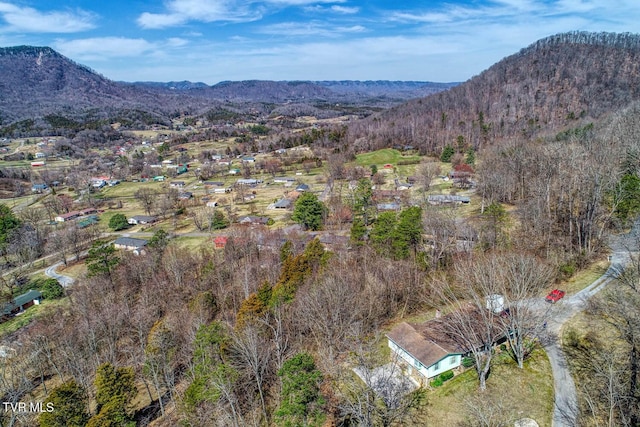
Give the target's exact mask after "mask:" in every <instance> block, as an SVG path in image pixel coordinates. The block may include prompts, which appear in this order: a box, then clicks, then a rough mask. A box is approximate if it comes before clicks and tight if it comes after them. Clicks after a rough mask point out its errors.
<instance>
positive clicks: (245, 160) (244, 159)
mask: <svg viewBox="0 0 640 427" xmlns="http://www.w3.org/2000/svg"><path fill="white" fill-rule="evenodd" d="M241 160H242V163H255V161H256V159H255V157H251V156H244V157H242V159H241Z"/></svg>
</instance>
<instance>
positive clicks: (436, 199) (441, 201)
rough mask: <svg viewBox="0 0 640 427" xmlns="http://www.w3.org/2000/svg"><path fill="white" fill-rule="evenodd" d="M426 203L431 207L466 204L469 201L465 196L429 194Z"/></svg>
mask: <svg viewBox="0 0 640 427" xmlns="http://www.w3.org/2000/svg"><path fill="white" fill-rule="evenodd" d="M427 202H429V203H430V204H432V205H446V204H460V203H464V204H467V203H470V202H471V199H470V198H469V197H467V196H457V195H452V194H431V195H429V197H427Z"/></svg>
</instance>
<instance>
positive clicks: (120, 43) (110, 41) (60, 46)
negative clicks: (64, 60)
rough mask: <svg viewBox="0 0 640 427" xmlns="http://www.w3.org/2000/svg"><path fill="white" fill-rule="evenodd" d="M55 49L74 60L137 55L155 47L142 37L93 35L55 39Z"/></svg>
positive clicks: (146, 52)
mask: <svg viewBox="0 0 640 427" xmlns="http://www.w3.org/2000/svg"><path fill="white" fill-rule="evenodd" d="M54 47H55V49H56V50H58V51H60V52H61V53H62V54H63V55H65V56H68V57H70V58H74V59H76V60H91V61H96V60H109V59H111V58H122V57H128V58H132V57H139V56H141V55H143V54H148V53H151V52H153V51H154V50H155V49H156V47H157V46H156V45H155V44H153V43H150V42H148V41H146V40H144V39H131V38H125V37H95V38H87V39H77V40H56V41H55V42H54Z"/></svg>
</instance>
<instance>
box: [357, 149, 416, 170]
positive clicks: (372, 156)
mask: <svg viewBox="0 0 640 427" xmlns="http://www.w3.org/2000/svg"><path fill="white" fill-rule="evenodd" d="M420 159H421V157H420V156H418V155H408V156H404V155H402V153H401V152H400V151H398V150H396V149H394V148H383V149H382V150H378V151H373V152H371V153H364V154H359V155H357V156H356V163H357V164H358V165H360V166H365V167H369V166H371V165H376V166H378V168H380V167H382V166H383V165H385V164H387V163H388V164H392V165H394V166H397V165H398V162H400V161H408V162H412V161H415V162H418V161H420Z"/></svg>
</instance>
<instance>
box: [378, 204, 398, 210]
mask: <svg viewBox="0 0 640 427" xmlns="http://www.w3.org/2000/svg"><path fill="white" fill-rule="evenodd" d="M376 209H378V210H379V211H399V210H400V203H397V202H389V203H378V204H377V205H376Z"/></svg>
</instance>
